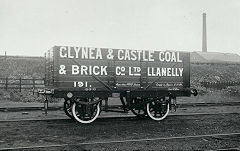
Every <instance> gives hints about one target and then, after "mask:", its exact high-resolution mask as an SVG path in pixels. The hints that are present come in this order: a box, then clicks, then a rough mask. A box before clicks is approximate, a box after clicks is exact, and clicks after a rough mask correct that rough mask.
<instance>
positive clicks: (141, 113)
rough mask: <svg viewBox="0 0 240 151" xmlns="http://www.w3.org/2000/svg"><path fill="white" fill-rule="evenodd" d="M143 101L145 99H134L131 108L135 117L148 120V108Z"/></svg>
mask: <svg viewBox="0 0 240 151" xmlns="http://www.w3.org/2000/svg"><path fill="white" fill-rule="evenodd" d="M143 101H144V100H143V99H137V98H134V99H132V105H133V107H132V108H131V111H132V113H133V114H134V115H136V116H137V117H140V118H146V115H147V111H146V106H145V105H143V104H142V103H143Z"/></svg>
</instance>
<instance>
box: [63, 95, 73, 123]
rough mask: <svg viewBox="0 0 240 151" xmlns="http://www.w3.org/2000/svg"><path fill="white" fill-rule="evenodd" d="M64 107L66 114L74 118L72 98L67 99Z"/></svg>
mask: <svg viewBox="0 0 240 151" xmlns="http://www.w3.org/2000/svg"><path fill="white" fill-rule="evenodd" d="M63 109H64V112H65V114H66V115H67V116H68V117H70V118H73V116H72V102H71V100H68V99H65V101H64V104H63Z"/></svg>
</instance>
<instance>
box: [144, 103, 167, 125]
mask: <svg viewBox="0 0 240 151" xmlns="http://www.w3.org/2000/svg"><path fill="white" fill-rule="evenodd" d="M147 113H148V116H149V117H151V119H153V120H156V121H160V120H163V119H164V118H166V117H167V115H168V113H169V103H168V102H166V101H164V102H161V101H159V100H157V101H153V102H151V103H148V104H147Z"/></svg>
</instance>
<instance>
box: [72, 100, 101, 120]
mask: <svg viewBox="0 0 240 151" xmlns="http://www.w3.org/2000/svg"><path fill="white" fill-rule="evenodd" d="M99 113H100V102H98V103H96V104H91V105H90V104H89V105H86V104H80V103H76V102H74V103H73V105H72V114H73V117H74V118H75V119H76V120H77V121H78V122H80V123H84V124H87V123H91V122H93V121H94V120H96V119H97V117H98V115H99Z"/></svg>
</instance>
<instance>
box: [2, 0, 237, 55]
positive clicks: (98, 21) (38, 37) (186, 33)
mask: <svg viewBox="0 0 240 151" xmlns="http://www.w3.org/2000/svg"><path fill="white" fill-rule="evenodd" d="M204 12H205V13H206V14H207V43H208V51H209V52H224V53H237V54H239V55H240V0H0V55H4V52H5V51H6V53H7V55H24V56H43V55H44V52H45V51H47V50H48V49H50V48H51V47H53V46H55V45H57V46H80V47H98V48H128V49H137V50H177V51H190V52H192V51H201V49H202V13H204Z"/></svg>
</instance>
